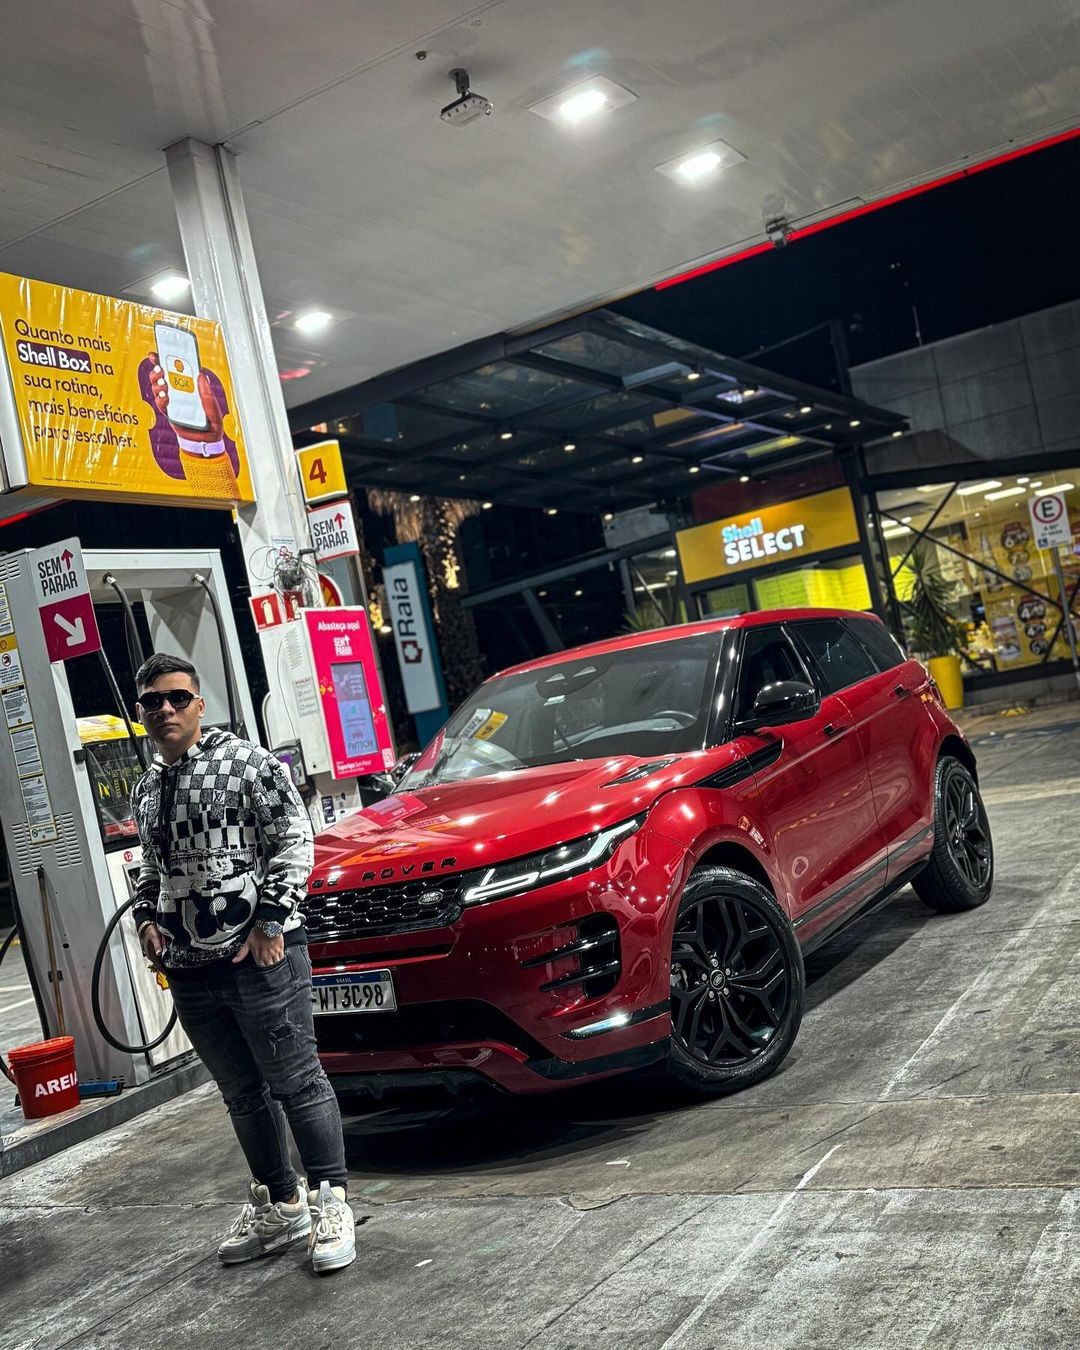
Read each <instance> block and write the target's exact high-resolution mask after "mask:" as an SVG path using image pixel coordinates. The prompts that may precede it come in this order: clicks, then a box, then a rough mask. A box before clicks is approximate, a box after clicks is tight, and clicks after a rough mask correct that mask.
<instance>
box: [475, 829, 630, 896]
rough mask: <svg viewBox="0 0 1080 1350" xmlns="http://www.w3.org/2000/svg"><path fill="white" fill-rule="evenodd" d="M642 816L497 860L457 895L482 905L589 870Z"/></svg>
mask: <svg viewBox="0 0 1080 1350" xmlns="http://www.w3.org/2000/svg"><path fill="white" fill-rule="evenodd" d="M644 819H645V817H644V816H633V817H631V819H630V820H624V821H621V822H620V823H619V824H618V825H609V826H608V828H607V829H606V830H597V831H596V832H595V834H587V835H585V836H584V837H583V838H581V839H572V840H571V841H570V842H569V843H567V844H559V845H558V846H557V847H556V848H551V849H548V850H547V851H546V852H545V853H532V854H530V855H529V856H528V857H527V858H515V859H513V861H512V862H505V863H498V864H497V865H496V866H495V867H489V868H488V869H487V870H486V871H484V872H478V873H476V880H475V881H474V882H473V884H472V885H471V886H469V887H468V889H467V890H466V891H465V893H464V895H463V896H462V897H461V902H462V904H465V905H482V904H483V903H484V902H485V901H486V900H497V899H498V898H499V897H500V896H504V895H517V894H519V893H520V892H521V891H531V890H533V889H534V888H535V887H537V886H547V885H548V884H549V883H550V882H552V881H562V880H564V879H565V878H566V877H571V876H574V875H576V874H577V873H579V872H590V871H591V870H592V869H593V868H594V867H599V866H600V864H601V863H602V862H607V860H608V858H610V857H611V855H612V854H613V853H614V852H615V850H616V849H617V848H618V846H619V845H620V844H621V843H622V841H623V840H624V839H627V838H629V836H630V835H632V834H633V833H634V831H635V830H637V829H640V828H641V825H642V822H643V821H644Z"/></svg>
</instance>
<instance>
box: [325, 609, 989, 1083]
mask: <svg viewBox="0 0 1080 1350" xmlns="http://www.w3.org/2000/svg"><path fill="white" fill-rule="evenodd" d="M993 874H994V859H993V847H992V843H991V837H990V829H989V826H988V823H987V818H986V811H985V809H984V807H983V803H982V800H981V798H980V795H979V788H978V783H977V777H976V766H975V758H974V755H973V753H972V750H971V747H970V746H969V744H968V742H967V740H966V739H965V737H964V736H963V734H962V733H961V732H960V730H959V729H958V728H957V727H956V725H955V724H954V723H953V721H952V720H951V719H950V718H949V716H948V714H947V712H946V710H945V708H944V706H943V703H942V700H941V697H940V694H939V693H938V690H937V688H936V686H935V685H934V683H933V682H932V680H931V679H930V678H929V676H928V674H927V672H926V670H925V669H924V668H923V667H922V665H920V664H919V663H918V662H916V661H912V660H908V659H907V658H906V657H905V656H904V653H903V652H902V651H901V649H900V648H899V646H898V645H897V644H896V642H895V641H894V640H893V638H892V637H891V636H890V634H889V633H888V631H887V629H886V628H885V627H884V626H883V625H882V624H881V623H879V622H878V621H877V620H876V619H874V618H871V617H870V616H868V615H865V614H855V613H845V612H840V611H822V610H812V611H811V610H791V611H781V612H772V613H760V614H752V615H744V616H742V617H739V618H733V619H723V620H715V621H706V622H700V623H691V624H685V625H683V626H681V627H678V628H669V629H662V630H657V631H653V632H646V633H638V634H634V635H633V636H626V637H619V638H615V639H612V640H610V641H607V642H601V643H597V644H595V645H591V646H587V647H581V648H578V649H576V650H572V651H565V652H559V653H557V654H555V655H552V656H547V657H544V658H542V659H540V660H536V661H532V662H530V663H528V664H527V665H522V666H517V667H515V668H514V669H511V670H507V671H504V672H503V673H501V674H499V675H497V676H494V677H493V678H492V679H489V680H488V681H486V683H484V684H483V685H481V686H480V688H479V689H477V691H476V692H475V694H474V695H473V696H472V697H471V698H470V699H468V701H467V702H466V703H465V705H464V706H463V707H462V708H461V709H460V710H459V711H458V712H457V713H455V715H454V716H453V717H452V718H451V719H450V721H449V722H448V723H447V725H446V727H445V728H444V729H443V730H442V731H441V732H439V734H438V735H437V736H436V737H435V739H434V740H433V741H432V742H431V744H430V745H429V746H428V747H427V749H426V750H425V751H424V753H423V755H421V756H420V758H419V759H418V760H417V761H416V762H415V763H414V764H413V765H412V767H411V768H410V770H409V771H408V773H407V775H406V776H405V777H404V778H403V780H402V781H401V782H400V784H399V785H398V788H397V791H396V792H395V793H394V794H393V795H392V796H389V797H387V798H386V799H385V800H383V801H381V802H379V803H377V804H376V805H374V806H370V807H368V808H367V809H365V810H364V811H362V812H360V813H359V814H357V815H355V816H353V817H351V818H350V819H347V820H345V821H344V822H342V823H340V824H339V825H337V826H335V827H333V828H331V829H329V830H327V831H325V832H324V833H322V834H320V835H319V837H318V839H317V841H316V853H315V868H314V871H313V873H312V878H311V882H310V888H309V889H310V894H309V896H308V901H307V906H306V915H307V926H308V932H309V936H310V940H311V955H312V961H313V969H314V989H315V999H316V1006H315V1011H316V1019H315V1025H316V1032H317V1036H318V1040H319V1048H320V1055H321V1058H322V1061H323V1064H324V1066H325V1068H326V1071H327V1073H328V1074H329V1075H330V1077H331V1080H332V1081H333V1082H334V1083H335V1085H336V1086H337V1088H338V1089H339V1090H341V1091H351V1090H356V1089H363V1088H369V1089H372V1090H375V1091H381V1090H382V1089H383V1088H384V1087H387V1086H396V1085H404V1084H415V1083H423V1082H429V1081H430V1082H442V1083H444V1084H446V1085H448V1086H451V1087H456V1086H458V1085H460V1084H461V1083H463V1082H465V1081H475V1080H477V1079H480V1080H485V1081H486V1082H487V1083H489V1084H492V1085H495V1086H497V1087H499V1088H502V1089H505V1090H508V1091H510V1092H518V1093H527V1092H542V1091H546V1090H550V1089H553V1088H559V1087H565V1086H567V1085H569V1084H573V1083H578V1082H580V1081H582V1080H583V1079H586V1078H589V1077H598V1076H603V1075H610V1074H615V1073H619V1072H623V1071H626V1070H629V1069H634V1068H638V1067H640V1066H643V1065H646V1064H652V1063H655V1062H661V1063H663V1064H664V1065H665V1066H666V1068H667V1071H668V1072H669V1073H670V1075H671V1077H672V1078H673V1079H674V1080H676V1081H677V1082H678V1083H679V1084H681V1085H683V1086H687V1087H690V1088H692V1089H695V1090H697V1091H698V1092H700V1093H702V1094H720V1093H726V1092H730V1091H733V1090H735V1089H737V1088H742V1087H745V1086H748V1085H749V1084H752V1083H754V1082H757V1081H759V1080H760V1079H762V1078H764V1077H766V1076H767V1075H768V1074H770V1073H772V1072H773V1071H774V1070H775V1069H776V1068H777V1066H778V1065H779V1064H780V1063H781V1062H782V1061H783V1059H784V1057H785V1056H786V1055H787V1053H788V1051H789V1050H790V1049H791V1046H792V1044H793V1042H794V1040H795V1037H796V1035H797V1033H798V1030H799V1023H800V1019H801V1016H802V1009H803V994H804V972H803V955H804V954H805V953H806V952H808V951H809V950H811V949H812V948H814V947H816V946H817V945H818V944H820V943H821V942H823V941H825V940H826V939H827V938H828V937H830V936H831V935H833V934H835V933H836V932H837V931H838V930H839V929H840V928H842V927H844V926H845V925H847V924H849V923H851V922H852V921H853V920H854V919H855V918H856V917H858V916H860V915H862V914H864V913H865V912H867V911H868V910H871V909H873V908H874V907H876V906H878V905H880V904H881V903H882V902H883V901H884V900H885V899H887V898H888V897H889V896H890V895H892V894H893V893H895V892H896V891H898V890H899V889H901V888H902V887H903V886H905V885H907V884H908V883H909V882H910V883H911V884H912V885H913V886H914V888H915V890H916V892H917V894H918V895H919V896H920V897H921V899H922V900H923V901H925V902H926V904H927V905H929V906H930V907H931V908H933V909H935V910H939V911H945V912H947V911H955V910H966V909H971V908H974V907H975V906H978V905H981V904H982V903H983V902H984V901H985V900H986V899H987V898H988V897H989V895H990V890H991V886H992V884H993Z"/></svg>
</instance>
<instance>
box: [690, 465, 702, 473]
mask: <svg viewBox="0 0 1080 1350" xmlns="http://www.w3.org/2000/svg"><path fill="white" fill-rule="evenodd" d="M689 472H690V473H700V472H701V465H700V464H691V465H690V469H689Z"/></svg>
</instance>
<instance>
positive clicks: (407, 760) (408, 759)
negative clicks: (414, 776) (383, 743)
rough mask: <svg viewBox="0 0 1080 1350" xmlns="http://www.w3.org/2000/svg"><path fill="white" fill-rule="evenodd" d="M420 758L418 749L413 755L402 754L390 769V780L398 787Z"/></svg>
mask: <svg viewBox="0 0 1080 1350" xmlns="http://www.w3.org/2000/svg"><path fill="white" fill-rule="evenodd" d="M419 758H420V754H419V752H418V751H417V752H414V753H413V754H411V755H402V757H401V758H400V759H399V760H398V762H397V763H396V764H395V765H394V767H393V768H392V769H391V770H390V774H389V778H390V781H391V782H392V783H393V785H394V787H397V785H398V784H399V783H400V782H401V780H402V779H403V778H404V777H405V775H406V774H407V773H408V772H409V770H410V769H411V768H412V766H413V765H414V764H415V763H416V761H417V760H418V759H419Z"/></svg>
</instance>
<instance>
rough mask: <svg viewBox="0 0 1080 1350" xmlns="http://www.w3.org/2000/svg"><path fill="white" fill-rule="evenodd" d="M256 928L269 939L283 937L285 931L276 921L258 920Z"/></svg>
mask: <svg viewBox="0 0 1080 1350" xmlns="http://www.w3.org/2000/svg"><path fill="white" fill-rule="evenodd" d="M255 927H256V928H257V929H258V930H259V932H260V933H262V934H264V935H265V936H266V937H268V938H278V937H281V935H282V933H284V931H285V929H284V928H282V926H281V924H279V923H277V922H276V921H275V920H274V919H256V920H255Z"/></svg>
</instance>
